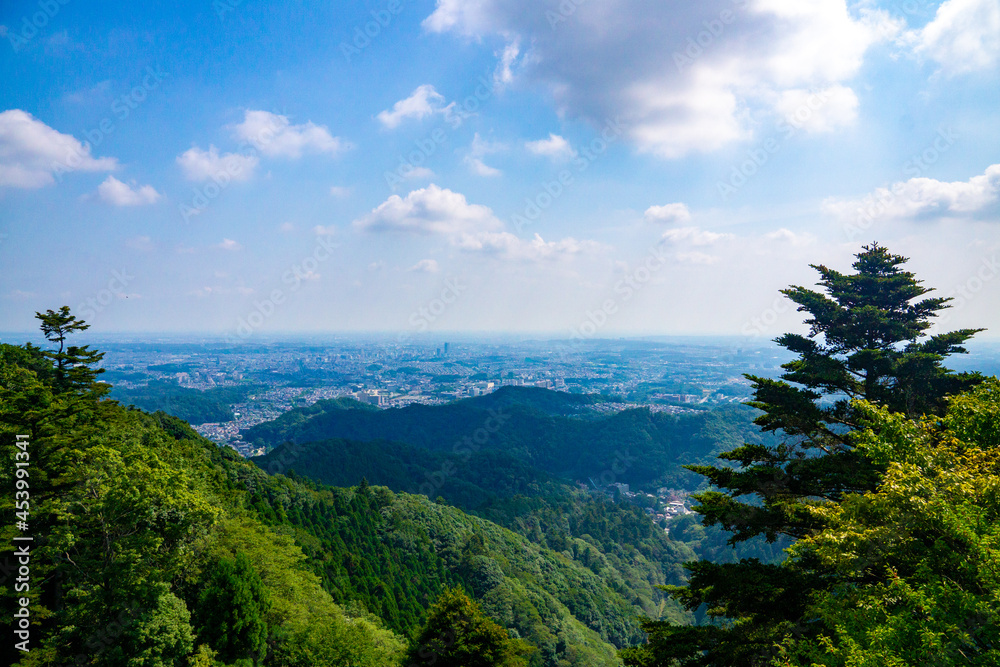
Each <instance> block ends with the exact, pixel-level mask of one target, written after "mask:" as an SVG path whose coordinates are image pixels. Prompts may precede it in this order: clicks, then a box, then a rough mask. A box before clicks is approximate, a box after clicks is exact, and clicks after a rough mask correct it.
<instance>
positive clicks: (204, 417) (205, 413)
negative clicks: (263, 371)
mask: <svg viewBox="0 0 1000 667" xmlns="http://www.w3.org/2000/svg"><path fill="white" fill-rule="evenodd" d="M260 388H261V387H260V385H251V384H245V385H240V386H237V387H214V388H212V389H206V390H204V391H202V390H198V389H190V388H187V387H181V386H180V385H178V384H177V383H176V382H175V381H172V380H158V381H153V382H150V383H149V384H147V385H146V386H144V387H136V388H129V389H126V388H123V387H115V388H114V389H112V390H111V394H110V397H111V398H113V399H115V400H116V401H119V402H121V403H122V404H123V405H134V406H135V407H137V408H139V409H141V410H146V411H147V412H156V411H158V410H162V411H164V412H166V413H168V414H171V415H174V416H175V417H179V418H180V419H183V420H184V421H186V422H188V423H189V424H207V423H214V422H222V421H230V420H232V419H233V411H232V410H231V409H230V407H229V406H230V405H232V404H233V403H240V402H242V401H244V400H246V397H247V396H248V395H249V394H251V393H252V392H254V391H256V390H259V389H260Z"/></svg>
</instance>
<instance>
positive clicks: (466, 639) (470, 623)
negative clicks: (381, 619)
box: [405, 588, 533, 667]
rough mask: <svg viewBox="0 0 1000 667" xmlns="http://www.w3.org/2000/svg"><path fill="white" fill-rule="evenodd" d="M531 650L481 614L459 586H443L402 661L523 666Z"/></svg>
mask: <svg viewBox="0 0 1000 667" xmlns="http://www.w3.org/2000/svg"><path fill="white" fill-rule="evenodd" d="M532 651H533V648H532V647H531V646H530V645H529V644H527V643H526V642H524V641H522V640H519V639H512V638H511V637H510V636H508V634H507V631H506V630H504V629H503V628H502V627H500V626H499V625H497V624H496V623H494V622H493V621H492V620H490V619H489V618H487V617H486V615H485V614H483V611H482V609H480V607H479V605H478V604H476V603H475V602H473V601H472V600H470V599H469V597H468V596H467V595H466V594H465V593H464V592H463V591H462V590H461V589H459V588H455V589H449V590H446V591H445V592H444V593H442V594H441V597H439V598H438V600H437V602H435V603H434V605H433V606H432V607H431V609H430V612H429V613H428V616H427V623H426V624H425V625H424V627H423V629H422V630H421V631H420V634H419V635H418V636H417V639H416V641H415V642H414V644H413V646H412V647H411V648H410V651H409V655H408V656H407V659H406V662H405V664H406V665H413V666H414V667H416V666H418V665H428V666H429V665H435V666H436V667H523V666H524V665H526V664H527V662H526V660H525V659H524V656H526V655H528V654H529V653H531V652H532Z"/></svg>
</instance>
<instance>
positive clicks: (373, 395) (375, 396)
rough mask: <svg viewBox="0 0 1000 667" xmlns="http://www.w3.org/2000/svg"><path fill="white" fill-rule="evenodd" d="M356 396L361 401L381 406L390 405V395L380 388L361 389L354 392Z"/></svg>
mask: <svg viewBox="0 0 1000 667" xmlns="http://www.w3.org/2000/svg"><path fill="white" fill-rule="evenodd" d="M354 398H356V399H357V400H359V401H361V402H362V403H368V404H369V405H377V406H379V407H384V406H387V405H389V396H388V395H387V394H386V393H384V392H381V391H379V390H378V389H368V390H366V391H359V392H358V393H356V394H354Z"/></svg>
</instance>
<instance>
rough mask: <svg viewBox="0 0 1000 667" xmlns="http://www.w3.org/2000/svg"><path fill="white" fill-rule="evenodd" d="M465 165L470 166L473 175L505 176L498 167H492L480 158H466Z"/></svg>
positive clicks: (469, 156)
mask: <svg viewBox="0 0 1000 667" xmlns="http://www.w3.org/2000/svg"><path fill="white" fill-rule="evenodd" d="M464 161H465V164H467V165H469V169H471V170H472V173H474V174H476V175H478V176H500V175H501V174H503V172H502V171H500V170H499V169H497V168H496V167H491V166H490V165H488V164H486V163H485V162H483V161H482V160H481V159H480V158H477V157H472V156H471V155H467V156H465V160H464Z"/></svg>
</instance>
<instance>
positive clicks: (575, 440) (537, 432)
mask: <svg viewBox="0 0 1000 667" xmlns="http://www.w3.org/2000/svg"><path fill="white" fill-rule="evenodd" d="M599 400H600V399H599V397H590V398H586V397H581V396H576V395H573V394H566V393H562V392H553V391H549V390H545V389H535V388H522V387H505V388H502V389H500V390H498V391H496V392H494V393H493V394H491V395H490V396H484V397H479V398H472V399H466V400H462V401H456V402H454V403H449V404H446V405H436V406H425V405H411V406H407V407H405V408H401V409H395V410H380V411H374V410H357V409H350V407H346V408H345V406H344V404H343V403H338V402H332V401H319V402H318V403H316V404H314V405H312V406H309V407H308V408H297V409H295V410H292V411H290V412H287V413H285V414H283V415H281V416H280V417H278V418H277V419H275V420H274V421H271V422H266V423H263V424H259V425H257V426H254V427H252V428H250V429H247V430H246V431H245V432H244V439H245V440H247V441H248V442H251V443H253V444H254V445H255V446H258V447H267V448H269V449H272V448H275V447H278V446H280V445H282V444H284V443H286V442H291V443H298V444H302V443H309V442H315V441H322V440H328V439H332V438H342V439H346V440H355V441H366V442H367V441H390V442H401V443H405V444H408V445H412V446H415V447H421V448H425V449H430V450H434V451H445V452H452V453H458V454H463V455H468V453H469V452H471V451H480V450H495V451H499V452H504V453H506V454H508V455H509V456H511V457H513V458H515V459H517V460H519V461H521V462H523V463H524V464H526V465H529V466H531V467H532V468H535V469H536V470H537V471H539V472H543V473H547V474H550V475H554V476H558V477H561V478H564V479H566V480H570V481H572V480H579V481H582V482H587V481H588V480H589V479H591V478H593V479H595V480H597V481H600V480H601V479H602V476H603V478H604V479H605V480H607V479H609V478H610V477H611V476H613V477H614V479H613V481H617V482H624V483H628V484H632V485H636V486H642V487H646V488H655V487H657V486H673V487H684V486H689V487H692V488H694V487H696V486H697V484H699V483H700V478H699V477H698V476H697V475H695V474H693V473H691V472H689V471H687V470H685V469H683V468H681V465H683V464H690V463H695V462H708V461H711V460H713V457H714V455H715V454H716V453H718V452H720V451H724V450H725V449H726V448H727V447H736V446H739V445H740V444H742V443H744V442H751V443H764V442H770V439H769V436H767V435H766V434H764V435H762V434H761V433H760V431H759V429H757V427H756V426H755V425H754V424H753V419H754V416H755V412H754V411H753V410H752V409H750V408H746V407H743V406H732V407H722V408H718V409H716V410H711V411H703V412H699V413H695V414H682V415H670V414H666V413H653V412H650V411H649V410H648V409H636V410H627V411H623V412H619V413H616V414H612V415H609V416H596V415H593V414H589V415H588V416H587V417H580V416H567V413H575V412H576V411H577V409H578V408H579V407H580V406H581V405H586V404H588V403H589V402H594V401H599ZM604 483H605V484H607V483H608V482H607V481H605V482H604Z"/></svg>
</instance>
